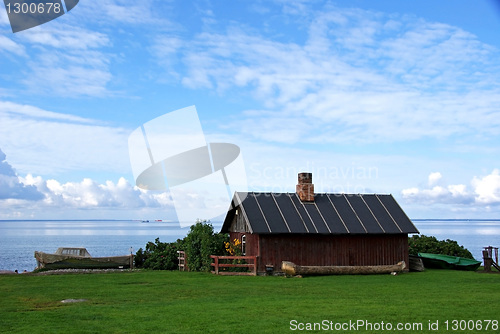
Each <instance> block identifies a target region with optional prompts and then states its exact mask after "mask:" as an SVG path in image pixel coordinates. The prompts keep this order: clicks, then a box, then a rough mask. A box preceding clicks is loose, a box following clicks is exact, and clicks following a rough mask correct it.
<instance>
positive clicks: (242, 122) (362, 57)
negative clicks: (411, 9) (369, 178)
mask: <svg viewBox="0 0 500 334" xmlns="http://www.w3.org/2000/svg"><path fill="white" fill-rule="evenodd" d="M327 9H328V10H325V11H324V12H323V13H322V12H314V13H313V15H312V17H313V18H311V19H308V20H309V21H308V24H309V36H308V38H307V40H306V41H305V42H300V43H299V42H282V41H276V40H273V39H271V38H264V37H262V36H259V35H256V34H251V33H248V32H246V31H243V30H242V29H238V28H235V27H229V28H228V29H227V31H226V32H224V33H213V32H210V33H207V32H205V33H201V34H199V35H198V36H197V37H195V38H194V39H193V40H192V41H188V42H185V43H184V45H179V44H175V47H172V45H167V48H168V50H169V54H168V56H166V57H165V58H160V60H159V62H160V63H162V59H172V57H173V55H172V52H173V50H177V56H178V57H179V58H180V59H181V62H180V63H182V64H185V71H184V73H181V75H182V81H181V82H182V83H183V84H184V85H185V86H186V87H189V88H193V89H200V88H207V89H213V90H217V91H218V92H219V93H227V94H230V93H231V92H232V91H233V90H234V89H239V90H241V89H247V90H248V91H250V92H251V94H252V95H253V97H254V98H256V99H257V100H258V101H260V102H262V104H263V105H264V107H265V109H264V110H262V111H260V113H259V114H257V115H256V114H252V116H251V117H244V115H242V116H243V117H241V118H238V121H237V124H238V128H239V129H242V131H244V132H245V133H247V134H249V135H252V136H253V137H254V138H257V139H263V140H268V141H278V142H280V141H286V142H288V143H290V142H292V143H293V142H297V141H298V140H299V138H300V139H301V141H306V142H309V143H318V142H322V143H323V142H352V141H355V142H364V141H369V142H375V141H401V140H414V139H422V138H427V137H438V138H442V137H447V136H451V135H457V134H460V135H474V134H475V133H476V132H478V131H481V132H483V133H498V131H499V130H500V117H498V116H499V115H498V108H497V106H498V105H499V104H500V81H499V80H498V78H499V77H500V63H499V62H498V59H499V58H500V57H499V52H498V50H496V49H494V48H492V47H490V46H488V45H485V44H483V43H481V42H480V41H478V40H477V38H476V37H475V36H474V35H472V34H470V33H467V32H465V31H463V30H461V29H459V28H456V27H453V26H450V25H446V24H439V23H431V22H427V21H424V20H421V19H417V18H414V17H408V16H397V15H385V14H381V13H374V12H368V11H363V10H343V9H339V8H327ZM304 18H305V16H301V19H304ZM164 40H165V37H160V38H159V39H158V43H157V45H158V47H160V46H161V45H164V44H165V41H164ZM157 55H158V54H157ZM284 120H286V121H284ZM256 123H257V124H265V125H266V126H255V124H256ZM292 124H302V125H303V127H304V128H305V130H304V131H307V132H308V133H310V134H312V133H314V134H313V135H309V136H307V137H305V138H304V137H302V136H299V133H296V134H295V132H294V131H293V129H292V131H291V133H292V135H291V136H288V137H282V136H270V135H269V133H270V129H272V130H273V131H274V132H276V133H286V132H287V130H288V129H289V128H290V126H291V125H292ZM235 125H236V124H235ZM294 134H295V135H294Z"/></svg>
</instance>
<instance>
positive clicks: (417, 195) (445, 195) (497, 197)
mask: <svg viewBox="0 0 500 334" xmlns="http://www.w3.org/2000/svg"><path fill="white" fill-rule="evenodd" d="M438 174H439V175H438ZM441 177H442V176H441V173H439V172H434V173H431V174H429V178H428V179H429V187H428V188H418V187H412V188H407V189H403V190H402V191H401V195H402V197H403V198H404V199H405V200H406V201H407V202H412V203H419V204H432V205H438V204H449V205H456V206H467V207H470V208H471V209H473V208H481V207H483V208H487V207H489V206H498V205H500V170H499V169H494V170H493V171H492V172H491V173H490V174H488V175H486V176H482V177H478V176H474V177H473V178H472V180H471V181H470V186H469V187H468V186H467V185H465V184H452V185H443V186H441V185H435V183H436V182H437V181H439V180H441ZM431 181H432V182H431Z"/></svg>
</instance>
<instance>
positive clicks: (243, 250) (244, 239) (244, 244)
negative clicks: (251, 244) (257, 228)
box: [241, 234, 247, 255]
mask: <svg viewBox="0 0 500 334" xmlns="http://www.w3.org/2000/svg"><path fill="white" fill-rule="evenodd" d="M241 254H242V255H246V254H247V236H246V235H244V234H243V235H242V236H241Z"/></svg>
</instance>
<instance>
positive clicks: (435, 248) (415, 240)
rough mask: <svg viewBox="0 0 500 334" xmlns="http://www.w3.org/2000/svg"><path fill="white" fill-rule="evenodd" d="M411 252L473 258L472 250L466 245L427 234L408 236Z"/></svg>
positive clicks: (412, 253)
mask: <svg viewBox="0 0 500 334" xmlns="http://www.w3.org/2000/svg"><path fill="white" fill-rule="evenodd" d="M408 246H409V252H410V254H411V255H417V253H433V254H444V255H452V256H460V257H464V258H468V259H473V258H474V257H473V256H472V254H471V252H469V250H468V249H466V248H464V246H460V245H459V244H458V243H457V242H456V241H455V240H450V239H446V240H437V239H436V237H433V236H426V235H413V236H412V237H411V238H408Z"/></svg>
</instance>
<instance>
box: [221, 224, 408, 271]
mask: <svg viewBox="0 0 500 334" xmlns="http://www.w3.org/2000/svg"><path fill="white" fill-rule="evenodd" d="M243 234H245V233H239V232H231V233H230V236H231V240H233V239H234V238H239V239H240V240H241V235H243ZM245 235H246V243H247V246H246V249H247V251H246V255H257V256H259V259H258V262H259V267H258V271H259V272H264V271H265V266H266V265H273V266H274V270H275V271H281V261H291V262H293V263H295V264H298V265H313V266H327V265H337V266H355V265H385V264H395V263H397V262H399V261H405V262H406V263H407V264H408V236H407V235H406V234H397V235H395V234H388V235H385V234H384V235H378V234H375V235H374V234H372V235H306V234H305V235H304V234H260V235H258V234H251V233H246V234H245Z"/></svg>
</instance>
